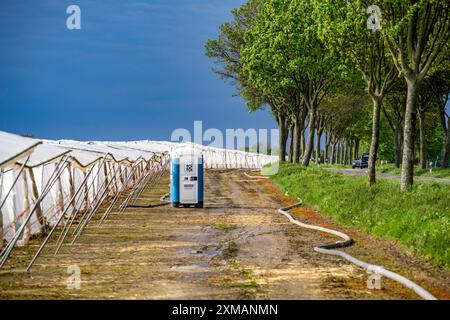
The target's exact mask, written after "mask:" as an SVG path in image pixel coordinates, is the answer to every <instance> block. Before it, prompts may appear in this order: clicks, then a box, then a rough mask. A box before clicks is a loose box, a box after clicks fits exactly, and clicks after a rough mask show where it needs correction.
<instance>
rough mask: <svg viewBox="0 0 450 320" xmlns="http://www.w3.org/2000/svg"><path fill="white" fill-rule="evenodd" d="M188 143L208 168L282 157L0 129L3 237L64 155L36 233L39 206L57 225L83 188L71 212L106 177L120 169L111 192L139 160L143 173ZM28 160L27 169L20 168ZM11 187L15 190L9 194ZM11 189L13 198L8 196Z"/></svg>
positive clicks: (90, 199)
mask: <svg viewBox="0 0 450 320" xmlns="http://www.w3.org/2000/svg"><path fill="white" fill-rule="evenodd" d="M184 146H190V147H194V148H196V149H199V150H201V151H202V152H203V156H204V163H205V166H206V167H207V168H219V169H235V168H245V169H256V168H261V167H262V166H264V165H266V164H268V163H271V162H276V161H277V157H273V156H266V155H259V154H254V153H247V152H243V151H238V150H226V149H219V148H213V147H207V146H201V145H196V144H192V143H174V142H163V141H149V140H147V141H132V142H99V141H91V142H80V141H74V140H59V141H53V140H42V141H40V140H36V139H30V138H24V137H20V136H17V135H13V134H9V133H6V132H1V131H0V164H1V165H0V168H1V170H2V171H1V173H0V204H2V203H3V206H2V207H1V208H0V214H2V217H3V233H4V238H5V239H6V240H10V239H11V238H12V237H14V235H15V233H16V231H17V229H18V228H19V227H20V225H21V224H22V221H23V220H24V219H25V217H26V215H27V211H28V212H29V208H30V207H33V206H34V205H35V202H36V200H37V199H38V198H39V195H40V194H41V193H42V192H43V191H44V190H45V188H46V185H47V183H48V182H49V180H50V178H51V176H52V174H53V172H54V171H55V169H56V167H57V165H58V164H60V162H59V161H60V160H61V159H64V161H63V165H64V171H63V173H62V174H61V176H60V177H59V178H58V180H57V182H56V183H55V184H54V186H53V187H52V188H51V189H50V192H49V193H48V195H47V196H46V197H45V198H44V199H43V200H42V201H40V202H39V206H38V207H39V210H37V211H35V213H34V214H33V215H32V216H31V220H30V228H31V234H34V233H37V232H39V231H40V230H41V229H42V225H41V223H40V221H38V218H37V213H38V211H39V212H42V215H43V216H44V217H45V223H46V224H48V225H53V224H54V223H55V222H56V220H57V219H58V216H59V215H60V213H61V212H62V211H63V209H64V207H65V206H66V205H68V202H69V199H71V197H72V196H73V194H74V192H75V191H76V190H78V189H79V188H84V191H83V199H82V201H78V202H77V203H74V204H72V207H73V208H71V210H69V211H68V214H69V215H70V214H71V212H74V211H80V210H82V209H83V208H87V207H89V206H90V205H92V203H94V202H95V200H96V197H98V195H99V194H101V193H102V192H103V191H104V190H105V189H106V185H107V182H108V181H111V179H112V178H113V177H114V174H115V173H118V174H117V177H118V178H117V179H115V180H114V183H113V184H111V185H110V187H108V190H107V193H108V194H109V193H111V195H114V194H115V192H116V193H117V190H119V189H121V188H122V185H121V184H122V183H124V180H125V179H124V177H126V176H127V175H131V170H132V168H133V166H134V165H136V164H139V165H140V168H141V169H140V170H139V173H140V174H144V173H145V172H144V171H145V170H144V168H146V166H147V165H149V167H152V168H153V167H156V166H154V165H153V164H151V163H155V160H156V158H155V157H157V156H164V157H167V154H168V153H169V152H170V151H171V150H173V149H174V148H179V147H184ZM28 156H29V158H28ZM25 162H26V163H25ZM23 164H25V169H24V170H23V171H20V168H21V165H23ZM92 168H93V169H92ZM90 169H92V170H90ZM88 171H89V172H91V174H90V175H89V177H88V178H87V182H86V183H85V186H82V185H81V184H82V182H83V180H84V179H85V177H86V174H87V172H88ZM19 173H20V177H19V176H18V174H19ZM133 181H135V180H133ZM88 186H89V187H88ZM11 188H12V189H11ZM10 189H11V192H10V193H9V194H8V191H9V190H10ZM80 190H81V189H80ZM7 194H8V197H6V195H7ZM80 199H81V196H80ZM80 199H79V200H80ZM27 205H28V207H27Z"/></svg>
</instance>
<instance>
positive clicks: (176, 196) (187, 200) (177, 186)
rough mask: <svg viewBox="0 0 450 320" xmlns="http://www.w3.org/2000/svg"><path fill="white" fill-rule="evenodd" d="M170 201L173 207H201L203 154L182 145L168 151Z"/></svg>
mask: <svg viewBox="0 0 450 320" xmlns="http://www.w3.org/2000/svg"><path fill="white" fill-rule="evenodd" d="M170 202H171V203H172V206H173V207H180V206H183V207H190V206H194V207H196V208H203V154H202V152H201V151H199V150H197V149H195V148H191V147H182V148H177V149H175V150H173V151H172V152H171V153H170Z"/></svg>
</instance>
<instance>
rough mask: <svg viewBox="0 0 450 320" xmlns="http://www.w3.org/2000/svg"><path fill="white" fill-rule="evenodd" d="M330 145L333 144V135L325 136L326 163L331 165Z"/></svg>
mask: <svg viewBox="0 0 450 320" xmlns="http://www.w3.org/2000/svg"><path fill="white" fill-rule="evenodd" d="M330 144H331V134H329V133H328V134H325V150H324V159H323V161H324V163H325V164H328V163H330V162H331V161H330V159H329V157H330Z"/></svg>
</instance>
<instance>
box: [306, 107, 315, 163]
mask: <svg viewBox="0 0 450 320" xmlns="http://www.w3.org/2000/svg"><path fill="white" fill-rule="evenodd" d="M315 126H316V108H315V107H314V106H311V108H310V112H309V123H308V144H307V145H306V150H305V154H304V157H303V165H304V166H309V162H310V161H311V155H312V152H313V148H314V131H315V129H316V127H315Z"/></svg>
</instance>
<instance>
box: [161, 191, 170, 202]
mask: <svg viewBox="0 0 450 320" xmlns="http://www.w3.org/2000/svg"><path fill="white" fill-rule="evenodd" d="M169 196H170V193H169V192H168V193H166V194H165V195H163V196H161V198H159V201H160V202H163V203H170V200H167V199H166V198H167V197H169Z"/></svg>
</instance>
